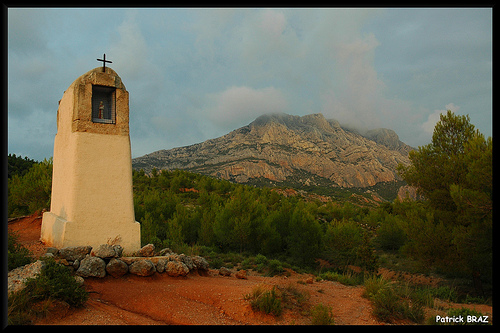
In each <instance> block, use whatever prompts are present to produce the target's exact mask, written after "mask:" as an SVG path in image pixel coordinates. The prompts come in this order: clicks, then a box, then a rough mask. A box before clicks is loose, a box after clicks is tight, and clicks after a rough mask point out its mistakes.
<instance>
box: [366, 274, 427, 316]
mask: <svg viewBox="0 0 500 333" xmlns="http://www.w3.org/2000/svg"><path fill="white" fill-rule="evenodd" d="M363 296H364V297H367V298H369V299H370V300H371V301H372V303H373V315H374V316H375V317H377V318H378V319H379V320H382V321H385V322H392V321H393V320H394V319H410V320H412V321H414V322H416V323H421V322H422V321H423V320H424V309H423V305H422V300H421V298H422V297H420V296H419V295H418V294H415V293H414V292H413V291H409V290H408V288H406V289H405V288H401V287H400V286H399V285H397V284H395V283H392V282H389V281H387V280H385V279H383V278H382V277H376V276H373V277H370V278H367V279H366V280H365V292H364V294H363Z"/></svg>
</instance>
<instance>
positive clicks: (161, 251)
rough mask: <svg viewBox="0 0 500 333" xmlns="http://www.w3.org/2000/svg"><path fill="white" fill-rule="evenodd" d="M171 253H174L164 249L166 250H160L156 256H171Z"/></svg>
mask: <svg viewBox="0 0 500 333" xmlns="http://www.w3.org/2000/svg"><path fill="white" fill-rule="evenodd" d="M171 253H174V251H172V250H171V249H169V248H168V247H166V248H164V249H162V250H160V253H159V254H158V255H159V256H166V255H167V254H171Z"/></svg>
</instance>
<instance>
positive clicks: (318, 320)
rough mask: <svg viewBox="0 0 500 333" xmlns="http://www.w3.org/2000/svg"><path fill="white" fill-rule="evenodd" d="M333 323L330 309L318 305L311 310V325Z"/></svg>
mask: <svg viewBox="0 0 500 333" xmlns="http://www.w3.org/2000/svg"><path fill="white" fill-rule="evenodd" d="M334 322H335V321H334V319H333V315H332V308H331V307H329V306H327V305H323V304H321V303H320V304H317V305H315V306H314V307H313V308H312V309H311V324H313V325H333V324H334Z"/></svg>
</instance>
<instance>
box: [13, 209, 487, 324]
mask: <svg viewBox="0 0 500 333" xmlns="http://www.w3.org/2000/svg"><path fill="white" fill-rule="evenodd" d="M40 226H41V216H40V215H33V216H28V217H24V218H22V219H18V220H15V221H11V222H9V225H8V229H9V232H14V233H16V234H17V235H18V237H19V238H18V240H19V242H20V243H21V244H22V245H23V246H25V247H27V248H28V249H30V250H31V251H32V252H33V254H34V256H35V257H38V256H40V255H42V254H43V253H45V247H44V245H43V244H42V243H41V242H40V241H39V238H40ZM309 277H312V275H308V274H296V273H294V272H291V275H290V276H289V277H284V276H276V277H263V276H259V275H257V274H256V273H253V272H251V271H250V272H249V274H248V278H247V279H237V278H236V277H234V276H231V277H223V276H220V275H218V274H217V271H216V270H210V271H209V274H208V275H207V276H199V275H198V274H196V273H194V274H189V275H188V276H187V277H176V278H175V277H170V276H168V275H166V274H159V273H155V275H153V276H151V277H139V276H135V275H131V274H127V275H125V276H123V277H121V278H118V279H115V278H113V277H111V276H106V277H105V278H103V279H97V278H88V279H85V288H86V289H87V290H88V291H89V292H90V297H89V300H88V301H87V303H86V304H85V306H84V307H83V308H80V309H72V308H68V307H67V306H54V309H51V311H49V315H48V316H47V317H46V318H43V319H40V320H39V321H38V322H36V324H38V325H165V324H167V325H169V324H170V325H172V324H173V325H180V324H186V325H239V324H247V325H248V324H250V325H290V324H292V325H293V324H298V325H300V324H310V323H311V321H310V316H308V315H307V311H304V310H301V309H300V308H298V307H292V309H285V310H284V311H283V314H282V316H280V317H278V318H276V317H274V316H271V315H265V314H262V313H259V312H254V311H253V310H252V309H251V307H250V304H249V302H248V301H247V300H245V299H244V298H245V295H247V294H249V293H250V292H251V291H252V289H253V288H255V287H256V286H258V285H262V286H265V287H268V288H271V287H272V286H277V287H286V286H291V287H293V288H295V289H297V290H299V291H302V292H304V293H306V294H308V295H309V300H308V302H307V304H309V305H310V306H314V305H316V304H319V303H322V304H323V305H328V306H330V307H331V309H332V314H333V317H334V320H335V324H338V325H380V324H383V323H381V322H379V321H377V320H376V319H375V317H374V316H373V315H372V306H371V302H370V301H369V300H367V299H366V298H363V297H362V296H361V295H362V293H363V291H364V287H362V286H355V287H351V286H344V285H342V284H340V283H337V282H331V281H321V282H313V283H305V281H306V280H307V279H308V278H309ZM441 303H443V304H441V305H442V306H443V307H444V308H448V307H461V306H464V307H471V308H474V309H476V310H477V311H480V312H482V313H483V314H489V315H490V318H492V317H491V313H492V308H491V307H490V306H487V305H465V304H460V305H457V304H446V303H444V302H441ZM444 313H445V312H444V311H443V310H435V309H428V310H427V311H426V314H427V315H428V316H431V315H436V314H441V315H443V314H444ZM405 323H406V322H401V324H405Z"/></svg>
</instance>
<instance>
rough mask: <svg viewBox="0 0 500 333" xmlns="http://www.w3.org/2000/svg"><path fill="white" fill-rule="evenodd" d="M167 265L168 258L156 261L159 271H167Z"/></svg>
mask: <svg viewBox="0 0 500 333" xmlns="http://www.w3.org/2000/svg"><path fill="white" fill-rule="evenodd" d="M166 265H167V260H165V259H159V260H158V261H157V262H156V271H157V272H158V273H163V272H164V271H165V266H166Z"/></svg>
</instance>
